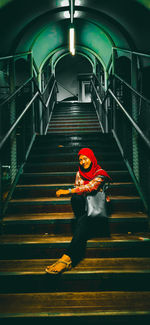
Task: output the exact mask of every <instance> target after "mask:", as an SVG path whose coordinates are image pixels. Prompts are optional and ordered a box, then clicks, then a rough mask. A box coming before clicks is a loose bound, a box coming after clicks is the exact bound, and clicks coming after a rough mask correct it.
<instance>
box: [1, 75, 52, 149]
mask: <svg viewBox="0 0 150 325" xmlns="http://www.w3.org/2000/svg"><path fill="white" fill-rule="evenodd" d="M30 79H31V80H33V82H34V84H35V86H36V88H37V92H36V93H35V95H34V96H33V97H32V99H31V100H30V101H29V102H28V104H27V105H26V106H25V109H24V110H23V111H22V113H21V114H20V115H19V117H18V118H17V120H16V121H15V122H14V123H13V124H12V126H11V128H10V129H9V131H8V132H7V133H6V135H5V136H4V137H3V138H2V140H1V142H0V150H1V149H2V147H3V145H4V144H5V142H6V141H7V139H8V138H9V136H10V135H11V134H12V132H13V131H14V129H15V128H16V126H17V125H18V123H19V122H20V120H21V119H22V118H23V117H24V115H25V113H26V112H27V111H28V110H29V108H30V107H31V105H32V103H33V102H34V100H35V99H36V98H37V96H38V97H39V98H40V100H41V102H42V104H43V106H44V107H45V109H47V106H48V104H49V101H50V98H51V96H52V93H53V90H54V87H55V85H56V80H55V81H54V84H53V86H52V89H51V92H50V95H49V98H48V100H47V102H46V104H45V103H44V101H43V98H42V95H41V93H40V90H39V88H38V86H37V84H36V82H35V80H34V78H30ZM23 87H24V86H22V87H20V89H22V88H23ZM15 94H16V92H15Z"/></svg>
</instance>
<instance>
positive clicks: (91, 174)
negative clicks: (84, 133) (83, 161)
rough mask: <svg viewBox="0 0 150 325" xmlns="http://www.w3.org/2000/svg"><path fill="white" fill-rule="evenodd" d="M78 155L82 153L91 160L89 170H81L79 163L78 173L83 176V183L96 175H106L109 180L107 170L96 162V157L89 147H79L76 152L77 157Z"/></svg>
mask: <svg viewBox="0 0 150 325" xmlns="http://www.w3.org/2000/svg"><path fill="white" fill-rule="evenodd" d="M80 155H84V156H86V157H88V158H89V159H90V160H91V162H92V167H91V169H90V171H87V172H86V170H85V171H83V170H82V169H81V168H80V165H79V173H80V175H81V177H83V178H84V181H85V184H87V183H89V181H91V180H92V179H93V178H95V177H96V176H99V175H101V176H105V177H108V178H109V180H111V177H110V176H109V175H108V174H107V172H106V171H105V170H104V169H102V168H101V166H99V165H98V164H97V159H96V157H95V155H94V152H93V151H92V150H91V149H89V148H83V149H81V150H80V151H79V152H78V157H79V156H80Z"/></svg>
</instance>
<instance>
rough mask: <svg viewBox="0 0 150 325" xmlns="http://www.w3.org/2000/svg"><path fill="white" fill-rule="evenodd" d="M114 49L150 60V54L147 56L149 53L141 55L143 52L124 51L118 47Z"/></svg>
mask: <svg viewBox="0 0 150 325" xmlns="http://www.w3.org/2000/svg"><path fill="white" fill-rule="evenodd" d="M112 49H113V50H118V51H123V52H126V53H130V54H135V55H139V56H145V57H148V58H150V54H147V53H141V52H135V51H130V50H126V49H122V48H120V47H116V46H113V47H112Z"/></svg>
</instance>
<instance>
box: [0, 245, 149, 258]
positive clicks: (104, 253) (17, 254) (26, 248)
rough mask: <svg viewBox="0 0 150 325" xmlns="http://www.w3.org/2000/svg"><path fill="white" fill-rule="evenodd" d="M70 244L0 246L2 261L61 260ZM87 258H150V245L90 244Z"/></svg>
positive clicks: (87, 249)
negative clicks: (101, 245) (102, 245)
mask: <svg viewBox="0 0 150 325" xmlns="http://www.w3.org/2000/svg"><path fill="white" fill-rule="evenodd" d="M67 247H68V243H60V244H54V245H51V244H41V245H40V244H30V243H28V244H22V245H20V244H16V245H15V244H13V243H11V244H10V245H7V244H5V245H0V249H1V255H0V259H2V260H5V259H10V260H12V259H39V258H45V259H47V258H48V259H49V258H51V259H52V258H54V259H57V258H60V256H61V255H62V254H64V251H65V250H66V249H67ZM85 257H86V258H100V257H150V245H149V244H144V243H142V244H139V245H137V244H136V245H132V244H131V245H129V244H128V245H124V246H120V247H119V245H118V246H117V247H113V246H112V247H92V246H91V244H90V243H88V245H87V248H86V255H85Z"/></svg>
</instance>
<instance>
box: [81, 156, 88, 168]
mask: <svg viewBox="0 0 150 325" xmlns="http://www.w3.org/2000/svg"><path fill="white" fill-rule="evenodd" d="M79 164H80V165H81V166H82V167H83V168H84V169H88V168H89V167H90V165H91V160H90V158H88V157H87V156H84V155H80V156H79Z"/></svg>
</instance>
